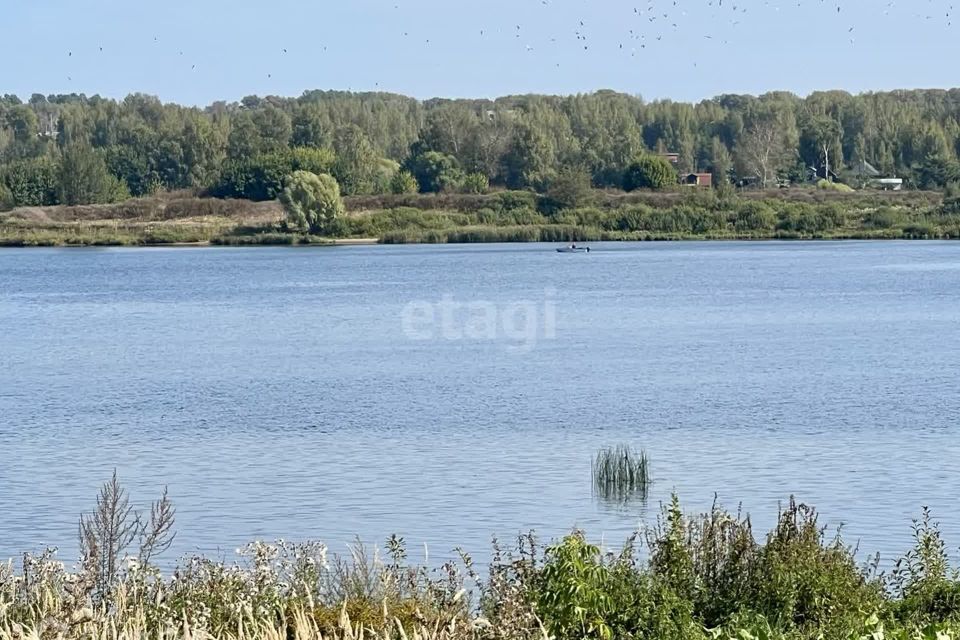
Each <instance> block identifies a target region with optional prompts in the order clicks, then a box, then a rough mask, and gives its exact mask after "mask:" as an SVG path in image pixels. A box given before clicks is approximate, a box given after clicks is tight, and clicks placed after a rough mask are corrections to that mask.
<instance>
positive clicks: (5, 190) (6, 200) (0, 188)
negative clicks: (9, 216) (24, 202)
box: [0, 182, 17, 211]
mask: <svg viewBox="0 0 960 640" xmlns="http://www.w3.org/2000/svg"><path fill="white" fill-rule="evenodd" d="M16 204H17V203H16V201H14V199H13V193H12V192H11V191H10V188H9V187H7V185H5V184H4V183H3V182H0V211H10V209H13V208H14V207H15V206H16Z"/></svg>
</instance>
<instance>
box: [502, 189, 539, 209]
mask: <svg viewBox="0 0 960 640" xmlns="http://www.w3.org/2000/svg"><path fill="white" fill-rule="evenodd" d="M497 201H498V204H499V207H500V210H501V211H513V210H514V209H536V208H537V195H536V194H535V193H532V192H530V191H502V192H500V193H498V194H497Z"/></svg>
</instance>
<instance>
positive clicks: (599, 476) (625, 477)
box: [592, 445, 650, 500]
mask: <svg viewBox="0 0 960 640" xmlns="http://www.w3.org/2000/svg"><path fill="white" fill-rule="evenodd" d="M592 472H593V491H594V494H595V495H598V496H600V497H601V498H603V499H607V500H628V499H630V498H634V497H639V498H642V499H646V497H647V492H648V491H649V488H650V461H649V459H648V458H647V454H646V452H645V451H639V452H638V451H635V450H634V449H633V448H631V447H630V446H628V445H618V446H616V447H610V448H606V449H600V450H599V451H598V452H597V455H596V456H594V459H593V465H592Z"/></svg>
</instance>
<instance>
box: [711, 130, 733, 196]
mask: <svg viewBox="0 0 960 640" xmlns="http://www.w3.org/2000/svg"><path fill="white" fill-rule="evenodd" d="M732 170H733V158H732V156H731V155H730V150H729V149H727V145H725V144H724V143H723V141H722V140H721V139H720V137H719V136H714V137H713V139H712V140H711V141H710V173H711V174H712V176H713V184H714V185H715V186H717V187H720V186H721V185H729V183H730V172H731V171H732Z"/></svg>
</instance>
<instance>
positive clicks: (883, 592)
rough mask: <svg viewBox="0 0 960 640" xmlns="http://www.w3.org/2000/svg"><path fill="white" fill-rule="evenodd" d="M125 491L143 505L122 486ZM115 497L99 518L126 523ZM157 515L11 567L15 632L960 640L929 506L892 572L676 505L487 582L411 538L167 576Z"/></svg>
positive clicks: (745, 522)
mask: <svg viewBox="0 0 960 640" xmlns="http://www.w3.org/2000/svg"><path fill="white" fill-rule="evenodd" d="M108 486H110V487H112V488H113V489H115V490H118V491H120V493H119V499H124V498H125V493H124V492H123V489H122V487H120V486H119V484H117V483H116V479H114V482H113V483H112V484H111V483H108ZM108 495H110V494H101V499H100V500H101V501H100V502H99V503H98V511H99V512H102V513H109V512H110V504H112V503H109V502H107V500H108V498H107V497H105V496H108ZM152 513H153V516H152V517H151V518H150V520H149V521H145V522H144V523H143V525H142V526H143V534H144V535H143V537H141V538H140V542H139V546H138V543H136V542H133V544H131V542H132V539H131V538H127V539H126V541H125V542H122V543H117V542H115V541H112V539H109V535H110V533H109V531H110V530H109V529H105V528H104V526H99V528H98V525H97V523H96V521H94V520H81V522H82V523H86V524H85V525H83V526H82V527H81V529H82V531H83V532H84V536H85V538H84V539H85V540H86V541H87V546H86V547H85V549H86V551H85V552H84V554H83V560H82V562H81V564H80V565H79V567H78V568H77V569H76V570H74V571H71V570H69V569H67V568H66V567H65V566H64V565H63V564H62V563H60V562H58V561H57V559H56V557H55V555H54V552H53V551H48V552H46V553H42V554H40V555H36V556H34V555H31V554H24V555H23V560H22V564H21V566H19V567H18V568H16V569H15V568H14V565H13V563H12V562H11V563H10V564H8V565H0V637H2V638H4V639H14V638H16V639H21V638H23V639H26V638H47V637H51V638H52V637H57V638H63V639H77V640H79V639H80V638H90V637H95V638H102V639H104V640H114V639H116V640H119V639H120V638H135V637H136V638H147V637H149V638H167V639H170V640H172V639H175V638H184V639H186V638H192V639H197V638H225V639H231V640H232V639H236V640H241V639H255V638H264V639H271V640H275V639H277V638H288V639H302V640H307V639H308V638H311V639H312V638H321V637H327V638H344V639H347V638H350V639H355V638H362V637H371V638H380V639H383V640H387V638H406V637H412V638H420V639H422V640H428V639H432V640H454V639H471V640H529V639H534V638H540V639H542V640H547V639H549V638H554V639H556V640H582V639H596V640H611V639H612V638H656V639H658V640H708V639H710V640H727V639H730V640H733V639H737V640H758V639H769V640H813V639H815V638H816V639H820V638H835V639H838V640H848V639H849V640H866V639H872V640H882V639H885V638H891V639H893V638H896V639H901V638H902V639H904V640H906V639H907V638H911V639H913V638H917V639H920V640H926V639H929V640H951V639H954V638H960V581H958V579H957V577H956V575H955V574H954V573H953V572H952V570H951V569H950V567H949V563H948V560H947V554H946V553H945V551H944V548H945V545H944V542H943V540H942V539H941V537H940V534H939V531H938V529H937V526H936V524H935V522H934V521H933V520H932V518H931V516H930V514H929V513H927V512H926V511H924V512H923V513H922V515H921V518H920V519H919V520H918V521H917V522H916V523H915V526H914V538H915V548H914V549H913V550H912V551H911V552H909V553H908V554H907V556H906V557H905V558H904V559H903V560H902V561H901V562H900V563H898V564H897V567H898V568H897V570H896V571H895V572H893V573H892V574H890V575H887V576H883V575H878V574H877V573H876V571H875V570H874V569H872V568H871V567H870V566H867V567H863V566H861V565H860V564H859V563H858V561H857V559H856V557H855V556H854V550H853V549H852V548H851V547H849V546H847V545H846V544H845V543H844V541H843V540H842V538H841V537H840V534H839V532H837V533H836V534H833V533H827V532H825V531H824V530H823V529H822V528H821V527H820V525H819V524H818V522H817V514H816V511H815V510H813V509H812V508H810V507H807V506H805V505H802V504H798V503H796V502H793V501H790V503H789V504H787V505H786V506H785V508H784V509H783V511H782V512H781V514H780V517H779V520H778V523H777V525H776V526H775V528H774V529H773V530H771V531H770V532H769V533H768V534H767V535H766V536H765V537H761V538H755V537H754V534H753V531H752V527H751V523H750V520H749V518H748V517H744V516H742V515H740V514H738V513H731V512H727V511H725V510H723V509H721V508H718V507H714V509H713V510H712V511H710V512H708V513H705V514H701V515H685V514H684V513H683V512H682V510H681V507H680V505H679V503H678V501H677V500H676V498H674V499H673V501H672V502H671V503H670V504H669V505H667V506H666V507H664V508H663V510H662V513H661V518H660V520H659V523H658V525H657V526H655V527H653V528H651V529H648V530H646V531H642V532H638V533H637V534H636V535H635V536H634V537H633V538H631V539H630V540H628V541H627V542H626V543H625V544H624V545H623V546H622V547H618V548H603V547H600V546H596V545H595V544H594V543H592V542H591V541H590V540H589V539H588V537H587V535H586V534H584V533H582V532H579V531H574V532H573V533H571V534H569V535H568V536H566V537H564V538H563V539H562V540H558V541H554V542H552V543H550V544H547V545H543V544H542V543H540V542H538V541H537V540H536V539H535V538H534V537H533V535H532V534H531V535H521V536H519V537H518V539H517V541H516V543H514V544H510V543H507V544H499V543H495V549H494V552H493V554H492V560H491V562H490V564H489V567H488V568H487V570H486V571H485V572H483V573H481V571H480V569H479V568H478V567H477V566H475V565H474V563H473V561H472V559H471V557H470V556H469V555H468V554H466V553H465V552H463V551H461V552H460V553H459V560H458V561H450V562H447V563H445V564H443V565H442V566H441V567H440V568H436V567H431V566H425V565H418V564H411V563H409V562H408V560H407V548H406V543H405V541H404V540H403V539H402V538H398V537H395V536H394V537H391V538H389V539H388V540H387V541H386V544H385V549H384V550H383V551H376V550H371V549H369V548H364V547H363V546H361V545H360V544H359V543H357V544H356V545H355V546H354V547H353V548H352V551H351V553H350V554H348V555H347V556H344V557H341V556H334V555H331V554H329V553H328V550H327V547H326V546H325V545H323V544H322V543H319V542H304V543H292V542H284V541H280V542H277V543H276V544H269V543H264V542H256V543H253V544H250V545H248V546H246V547H245V548H243V549H240V550H238V552H237V553H238V554H239V560H238V561H236V562H230V561H227V560H224V559H222V558H220V559H210V558H204V557H200V556H197V557H193V558H187V559H184V560H183V561H182V562H181V564H180V565H179V566H178V568H177V569H176V571H175V572H174V573H173V574H172V577H167V576H166V575H164V574H163V573H161V572H160V571H159V570H158V569H156V568H155V565H154V564H153V561H154V560H155V559H156V558H157V556H158V555H159V554H160V553H162V551H163V549H164V543H165V541H166V540H168V539H169V538H170V536H171V535H172V533H173V528H172V527H173V524H174V518H175V510H174V508H173V504H172V503H171V502H170V501H169V499H168V498H167V497H166V495H164V496H163V498H162V499H161V500H160V501H158V502H157V503H154V506H153V511H152ZM110 522H113V521H110ZM124 523H125V521H124V520H120V521H119V524H120V525H123V524H124ZM641 546H643V547H644V550H643V552H642V553H641V551H640V547H641Z"/></svg>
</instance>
